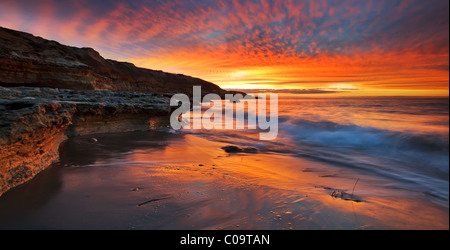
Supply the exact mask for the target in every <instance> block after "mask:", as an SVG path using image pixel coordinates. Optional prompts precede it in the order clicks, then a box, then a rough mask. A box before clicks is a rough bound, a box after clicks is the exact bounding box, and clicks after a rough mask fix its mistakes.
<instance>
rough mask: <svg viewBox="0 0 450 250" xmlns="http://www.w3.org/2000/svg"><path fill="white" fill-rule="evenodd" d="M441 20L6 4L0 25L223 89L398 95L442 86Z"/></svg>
mask: <svg viewBox="0 0 450 250" xmlns="http://www.w3.org/2000/svg"><path fill="white" fill-rule="evenodd" d="M448 19H449V18H448V2H447V1H439V0H431V1H419V0H411V1H408V0H404V1H395V2H394V1H387V0H386V1H382V0H377V1H357V0H342V1H339V2H335V1H332V0H329V1H325V0H324V1H297V0H285V1H269V0H247V1H244V0H232V1H225V0H218V1H196V0H183V1H182V0H175V1H152V0H138V1H133V2H128V1H119V0H111V1H109V2H108V3H105V2H91V1H81V2H80V1H64V3H62V2H60V1H55V0H47V1H45V2H41V4H39V6H38V7H33V6H30V5H29V4H28V5H27V1H26V0H16V1H10V0H5V1H4V3H3V2H2V8H1V9H0V25H1V26H6V27H8V28H14V29H18V30H24V31H27V32H31V33H33V34H35V35H40V36H43V37H46V38H50V39H54V40H58V41H60V42H62V43H65V44H69V45H74V46H90V47H93V48H95V49H97V50H99V51H100V53H101V54H102V55H104V56H105V57H108V58H112V59H117V60H126V61H131V62H133V63H135V64H136V65H138V66H141V67H147V68H152V69H161V70H166V71H170V72H175V73H183V74H188V75H193V76H196V77H200V78H204V79H206V80H209V81H212V82H215V83H217V84H219V85H221V86H223V87H236V86H241V87H258V88H261V87H271V88H325V87H327V86H345V84H347V85H351V86H355V87H356V88H358V89H364V90H367V91H370V90H373V91H374V93H380V92H379V91H380V90H386V91H388V92H389V91H394V92H396V93H400V94H401V93H402V91H403V93H406V94H407V93H411V91H410V90H415V92H414V93H420V91H424V93H425V92H426V93H435V94H444V93H446V92H448V82H449V77H448V72H449V70H448V61H449V46H448V42H449V33H448V27H449V26H448V23H449V20H448ZM236 76H239V77H236ZM339 84H341V85H339Z"/></svg>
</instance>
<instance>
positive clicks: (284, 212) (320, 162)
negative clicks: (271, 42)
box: [0, 94, 449, 230]
mask: <svg viewBox="0 0 450 250" xmlns="http://www.w3.org/2000/svg"><path fill="white" fill-rule="evenodd" d="M206 106H207V105H206ZM203 110H204V111H206V110H207V107H206V108H204V109H203ZM249 112H252V111H248V110H247V111H245V112H244V113H245V116H244V117H243V120H244V121H243V122H244V123H246V122H248V117H249ZM194 119H195V117H194ZM236 119H241V118H236V117H234V120H233V123H235V122H237V121H236ZM261 132H264V131H261V130H259V129H240V130H232V129H231V130H230V129H212V130H206V129H197V130H194V129H181V130H174V129H172V128H170V127H164V128H157V129H154V130H151V131H143V132H139V131H138V132H124V133H117V134H98V135H90V136H81V137H75V138H71V139H69V140H67V141H66V142H65V143H64V144H63V145H62V146H61V148H60V160H59V161H58V162H57V163H55V164H53V165H52V166H51V167H49V168H48V169H47V170H45V171H43V172H42V173H40V174H38V175H37V176H36V177H35V178H34V179H33V180H31V181H29V182H27V183H25V184H23V185H21V186H19V187H16V188H14V189H12V190H10V191H8V192H7V193H5V194H4V195H3V196H2V197H1V198H0V229H156V230H158V229H275V230H289V229H294V230H295V229H447V230H448V218H449V216H448V215H449V210H448V208H449V199H448V197H449V156H448V153H449V99H448V98H425V97H351V98H348V97H347V98H343V97H340V98H337V97H317V95H316V96H311V95H305V94H279V95H278V134H277V137H276V139H274V140H260V138H259V133H261ZM94 139H95V140H94ZM230 148H234V149H240V150H241V151H236V150H235V151H233V150H232V151H227V149H230Z"/></svg>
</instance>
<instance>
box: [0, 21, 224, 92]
mask: <svg viewBox="0 0 450 250" xmlns="http://www.w3.org/2000/svg"><path fill="white" fill-rule="evenodd" d="M194 85H195V86H201V87H202V94H207V93H216V94H220V95H223V94H225V93H227V91H225V90H223V89H221V88H220V87H219V86H217V85H215V84H213V83H211V82H207V81H204V80H201V79H198V78H194V77H190V76H186V75H181V74H170V73H166V72H163V71H156V70H150V69H144V68H139V67H136V66H134V65H133V64H131V63H127V62H118V61H114V60H109V59H104V58H103V57H102V56H101V55H100V54H99V53H98V52H97V51H95V50H94V49H91V48H75V47H70V46H66V45H62V44H60V43H58V42H56V41H49V40H46V39H43V38H40V37H35V36H33V35H31V34H28V33H24V32H19V31H15V30H10V29H6V28H2V27H0V86H5V87H17V86H29V87H50V88H60V89H78V90H87V89H90V90H113V91H140V92H153V93H155V92H164V93H185V94H188V95H191V94H192V86H194Z"/></svg>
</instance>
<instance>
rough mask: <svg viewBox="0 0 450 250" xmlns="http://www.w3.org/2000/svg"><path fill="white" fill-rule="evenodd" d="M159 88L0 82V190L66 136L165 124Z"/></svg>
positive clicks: (27, 175)
mask: <svg viewBox="0 0 450 250" xmlns="http://www.w3.org/2000/svg"><path fill="white" fill-rule="evenodd" d="M169 101H170V99H169V97H167V96H165V95H162V94H154V93H140V92H121V91H96V90H65V89H50V88H31V87H18V88H4V87H0V195H1V194H3V193H4V192H6V191H7V190H9V189H11V188H13V187H15V186H18V185H20V184H22V183H24V182H26V181H28V180H30V179H31V178H33V177H34V176H35V175H36V174H38V173H39V172H40V171H42V170H44V169H45V168H47V167H48V166H50V165H51V164H52V163H54V162H55V161H57V160H58V159H59V151H58V148H59V145H60V144H61V143H62V142H63V141H65V140H66V139H67V138H69V137H73V136H78V135H89V134H97V133H114V132H127V131H145V130H150V129H154V128H158V127H164V126H167V125H168V117H169V116H168V115H169V112H170V106H169Z"/></svg>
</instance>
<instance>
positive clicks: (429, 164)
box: [185, 93, 449, 207]
mask: <svg viewBox="0 0 450 250" xmlns="http://www.w3.org/2000/svg"><path fill="white" fill-rule="evenodd" d="M251 94H253V95H265V94H268V93H251ZM267 98H269V96H268V95H267ZM267 103H268V105H269V102H267ZM267 109H269V107H268V108H267ZM244 112H245V114H246V116H245V117H244V119H247V118H248V110H247V109H246V110H245V111H244ZM234 118H235V119H236V117H234ZM234 122H236V121H234ZM278 122H279V124H278V129H279V132H278V136H277V138H276V139H275V140H271V141H263V140H259V137H258V136H257V134H259V133H261V132H262V131H261V130H220V133H217V131H216V130H212V131H211V130H210V131H207V130H195V131H193V132H192V131H185V132H186V133H191V132H192V133H195V134H197V135H199V136H203V137H205V138H207V139H209V140H217V141H221V142H230V143H235V144H238V145H242V146H256V147H257V148H259V150H260V151H261V152H266V153H268V152H272V153H274V152H276V153H283V154H289V155H294V156H296V157H302V158H308V159H313V160H315V161H321V162H325V163H328V164H334V165H336V166H339V167H342V168H349V169H355V170H358V171H363V172H366V173H367V174H369V175H378V176H382V177H383V178H387V179H389V180H392V183H393V184H392V185H393V186H395V187H398V188H406V189H412V190H417V191H418V192H424V193H426V194H427V195H428V196H429V198H430V199H432V200H433V201H434V202H437V203H439V204H440V205H443V206H446V207H448V204H449V200H448V197H449V193H448V192H449V184H448V181H449V155H448V154H449V98H444V97H442V98H441V97H432V98H430V97H325V98H323V97H309V96H308V95H305V94H287V93H286V94H278ZM244 123H245V124H247V120H246V121H244Z"/></svg>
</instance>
